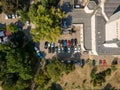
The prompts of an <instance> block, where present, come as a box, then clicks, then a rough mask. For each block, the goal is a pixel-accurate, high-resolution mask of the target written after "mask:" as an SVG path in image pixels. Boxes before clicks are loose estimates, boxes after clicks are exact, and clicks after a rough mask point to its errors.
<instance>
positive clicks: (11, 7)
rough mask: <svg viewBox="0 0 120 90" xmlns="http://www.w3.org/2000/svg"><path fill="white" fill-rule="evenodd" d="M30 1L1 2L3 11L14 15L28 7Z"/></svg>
mask: <svg viewBox="0 0 120 90" xmlns="http://www.w3.org/2000/svg"><path fill="white" fill-rule="evenodd" d="M29 3H30V0H1V5H2V11H3V12H4V13H6V14H13V13H15V12H16V11H17V10H19V9H22V8H24V7H28V6H29Z"/></svg>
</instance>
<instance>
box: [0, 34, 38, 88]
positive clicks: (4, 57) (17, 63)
mask: <svg viewBox="0 0 120 90" xmlns="http://www.w3.org/2000/svg"><path fill="white" fill-rule="evenodd" d="M21 34H22V33H20V32H15V34H14V37H13V39H11V40H10V41H9V42H8V43H7V44H6V45H2V44H0V62H1V63H0V81H3V83H2V86H3V88H4V89H5V90H8V88H9V90H17V89H18V90H25V89H26V90H29V89H30V88H29V84H30V81H31V79H32V78H33V75H34V72H35V71H34V68H33V66H35V65H34V62H35V59H36V58H34V56H35V55H34V53H35V52H34V48H33V45H32V44H30V43H27V44H29V47H28V45H27V44H26V45H25V46H24V47H23V45H19V44H20V41H24V40H23V38H24V36H23V34H22V35H21ZM18 38H19V39H18ZM13 41H14V42H13ZM16 42H17V44H16ZM28 48H29V49H33V50H29V49H28ZM32 51H33V52H32Z"/></svg>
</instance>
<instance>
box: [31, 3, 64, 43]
mask: <svg viewBox="0 0 120 90" xmlns="http://www.w3.org/2000/svg"><path fill="white" fill-rule="evenodd" d="M63 16H64V14H63V13H62V12H61V11H60V9H55V8H54V7H51V8H50V9H46V7H44V6H43V5H38V6H37V5H35V4H33V5H32V6H31V7H30V10H29V17H30V20H31V22H32V23H34V24H35V26H36V28H35V29H32V30H31V34H32V36H33V40H34V41H40V40H48V41H56V40H57V38H58V37H59V36H60V26H59V24H60V19H61V18H63Z"/></svg>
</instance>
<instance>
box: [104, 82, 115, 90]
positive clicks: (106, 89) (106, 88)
mask: <svg viewBox="0 0 120 90" xmlns="http://www.w3.org/2000/svg"><path fill="white" fill-rule="evenodd" d="M103 90H116V89H115V87H112V85H111V84H110V83H108V84H107V85H106V86H105V87H104V89H103Z"/></svg>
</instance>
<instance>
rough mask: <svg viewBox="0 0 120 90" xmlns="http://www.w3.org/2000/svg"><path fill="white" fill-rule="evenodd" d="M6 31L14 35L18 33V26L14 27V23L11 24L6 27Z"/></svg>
mask: <svg viewBox="0 0 120 90" xmlns="http://www.w3.org/2000/svg"><path fill="white" fill-rule="evenodd" d="M6 30H10V31H11V32H12V33H14V32H17V31H18V29H17V26H16V25H14V24H13V23H11V24H9V25H7V26H6Z"/></svg>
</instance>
